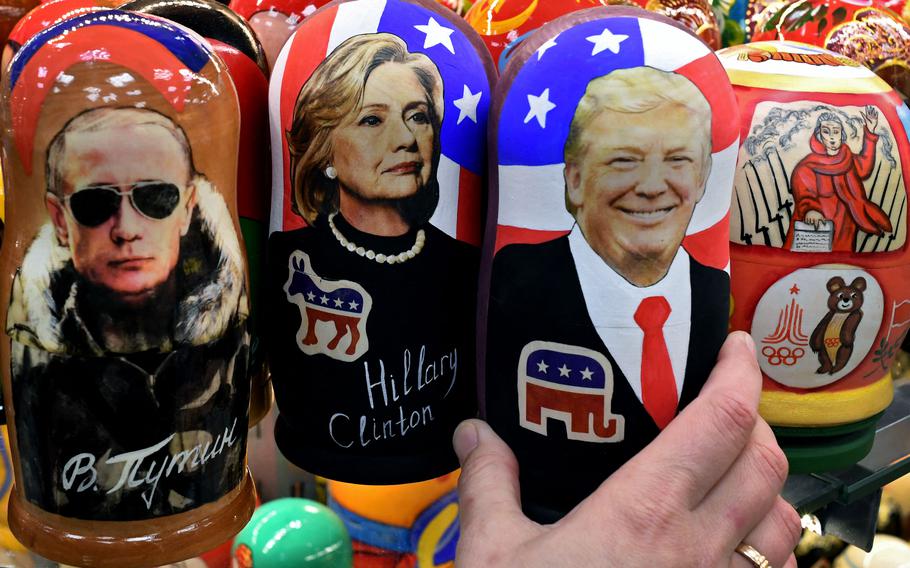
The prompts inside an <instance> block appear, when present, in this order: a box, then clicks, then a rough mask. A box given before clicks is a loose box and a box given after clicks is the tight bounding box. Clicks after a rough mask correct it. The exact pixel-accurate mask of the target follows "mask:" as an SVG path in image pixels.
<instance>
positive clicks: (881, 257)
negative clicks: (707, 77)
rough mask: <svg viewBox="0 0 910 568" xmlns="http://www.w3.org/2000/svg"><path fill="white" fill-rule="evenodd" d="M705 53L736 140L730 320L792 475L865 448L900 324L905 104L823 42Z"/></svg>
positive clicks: (855, 456)
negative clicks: (733, 121)
mask: <svg viewBox="0 0 910 568" xmlns="http://www.w3.org/2000/svg"><path fill="white" fill-rule="evenodd" d="M719 56H720V58H721V61H722V62H723V64H724V66H725V67H726V69H727V73H728V74H729V76H730V80H731V82H732V83H733V85H734V88H735V89H736V94H737V98H738V100H739V107H740V115H741V124H740V127H741V135H742V137H743V145H742V148H741V150H740V152H739V160H738V166H737V169H736V179H735V187H734V198H733V201H734V205H733V208H732V215H731V218H730V241H731V243H732V245H731V255H732V259H733V260H732V267H731V271H732V274H733V304H734V309H733V313H732V318H731V324H732V327H733V328H734V329H741V330H745V331H748V332H751V334H752V338H753V339H754V340H755V344H756V346H757V354H758V358H759V363H760V365H761V369H762V373H763V375H764V386H763V392H762V400H761V407H760V411H761V414H762V416H763V417H764V418H765V420H767V421H768V423H770V424H771V425H772V426H773V427H775V429H776V433H777V436H778V440H779V441H780V443H781V446H782V447H783V448H784V450H785V452H787V456H788V458H789V459H790V470H791V471H795V472H800V471H820V470H826V469H834V468H838V467H845V466H847V465H849V464H851V463H854V462H856V461H857V460H859V459H861V458H862V457H863V456H864V455H865V453H866V452H867V451H868V450H869V448H870V446H871V443H872V438H873V435H874V427H875V423H876V421H877V419H878V416H879V414H880V413H881V412H882V411H883V410H884V409H885V407H886V406H888V404H889V403H890V401H891V398H892V384H891V372H890V367H891V363H892V361H893V359H894V356H895V355H896V353H897V351H898V348H899V346H900V344H901V340H902V339H903V337H904V335H905V334H906V333H907V329H908V325H910V311H908V310H910V289H908V286H907V284H906V282H907V278H908V275H910V270H908V266H907V264H908V260H910V259H908V254H910V253H908V250H907V210H908V204H907V187H906V181H905V177H904V168H906V167H907V165H908V155H910V147H908V141H907V127H908V126H910V111H908V109H907V107H906V106H905V105H904V104H903V103H902V102H901V97H900V96H899V95H898V94H897V93H896V92H895V91H894V90H893V89H892V88H891V87H889V86H888V84H887V83H885V82H884V81H883V80H882V79H881V78H879V77H878V76H876V75H875V74H874V73H873V72H872V71H870V70H869V69H867V68H866V67H863V66H862V65H860V64H859V63H856V62H854V61H852V60H850V59H847V58H845V57H843V56H840V55H838V54H836V53H833V52H831V51H826V50H823V49H821V48H817V47H813V46H809V45H805V44H798V43H792V42H757V43H751V44H746V45H743V46H738V47H732V48H728V49H725V50H723V51H721V52H719Z"/></svg>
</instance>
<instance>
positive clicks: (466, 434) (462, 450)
mask: <svg viewBox="0 0 910 568" xmlns="http://www.w3.org/2000/svg"><path fill="white" fill-rule="evenodd" d="M477 440H478V434H477V426H475V425H474V423H473V422H471V421H469V420H466V421H464V422H462V423H461V424H459V425H458V428H455V435H454V436H452V446H453V447H454V448H455V454H456V455H457V456H458V463H460V464H464V461H465V460H466V459H468V455H469V454H470V453H471V452H473V451H474V448H476V447H477Z"/></svg>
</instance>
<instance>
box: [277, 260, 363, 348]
mask: <svg viewBox="0 0 910 568" xmlns="http://www.w3.org/2000/svg"><path fill="white" fill-rule="evenodd" d="M288 268H289V270H288V272H289V275H288V281H287V283H286V284H285V285H284V291H285V293H286V294H287V297H288V301H289V302H291V303H292V304H296V305H297V307H298V308H300V318H301V320H302V321H301V323H300V329H299V330H298V331H297V347H299V348H300V350H301V351H303V352H304V353H306V354H307V355H315V354H317V353H322V354H324V355H328V356H329V357H331V358H333V359H338V360H339V361H355V360H356V359H358V358H359V357H360V356H361V355H363V354H364V353H366V352H367V350H369V348H370V342H369V339H368V338H367V334H366V327H367V317H369V315H370V308H372V306H373V300H372V298H370V295H369V294H368V293H367V291H366V290H364V289H363V287H362V286H361V285H360V284H357V283H356V282H351V281H350V280H326V279H324V278H322V277H320V276H319V275H318V274H316V273H315V272H314V271H313V267H312V266H311V265H310V257H309V256H307V255H306V253H304V252H301V251H299V250H297V251H294V252H293V253H292V254H291V256H290V258H289V261H288Z"/></svg>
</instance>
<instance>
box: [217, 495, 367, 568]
mask: <svg viewBox="0 0 910 568" xmlns="http://www.w3.org/2000/svg"><path fill="white" fill-rule="evenodd" d="M232 556H233V558H234V560H235V562H236V564H235V565H236V566H239V567H240V568H284V567H287V566H295V567H300V568H350V567H351V566H352V565H353V563H354V558H353V557H354V552H353V549H352V548H351V537H350V535H348V531H347V529H346V528H345V526H344V523H343V522H341V519H340V518H338V515H336V514H335V513H333V512H332V511H331V510H330V509H329V508H328V507H326V506H325V505H322V504H320V503H317V502H316V501H310V500H309V499H298V498H296V497H288V498H286V499H277V500H275V501H269V502H268V503H265V504H264V505H262V506H261V507H259V508H258V509H256V512H255V513H253V518H252V519H250V522H249V523H248V524H247V525H246V527H244V529H243V530H242V531H240V533H239V534H238V535H237V536H236V538H235V539H234V546H233V549H232Z"/></svg>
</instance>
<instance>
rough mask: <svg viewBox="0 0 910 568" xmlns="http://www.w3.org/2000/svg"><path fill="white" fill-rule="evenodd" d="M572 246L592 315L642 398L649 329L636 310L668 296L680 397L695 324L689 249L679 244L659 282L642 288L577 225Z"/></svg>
mask: <svg viewBox="0 0 910 568" xmlns="http://www.w3.org/2000/svg"><path fill="white" fill-rule="evenodd" d="M569 249H570V250H571V252H572V259H573V261H574V263H575V270H576V272H577V273H578V280H579V282H580V283H581V291H582V294H583V295H584V300H585V306H586V307H587V309H588V316H589V317H590V318H591V322H592V323H593V324H594V328H595V329H596V330H597V334H598V335H599V336H600V339H601V340H602V341H603V343H604V345H605V346H606V348H607V350H608V351H609V352H610V355H612V356H613V359H614V360H615V361H616V364H617V365H619V369H620V370H621V371H622V374H623V375H625V377H626V380H627V381H628V382H629V385H630V386H631V387H632V390H633V391H635V395H636V396H637V397H638V399H639V400H641V399H642V393H641V365H642V360H641V358H642V353H641V350H642V341H643V340H644V332H643V331H642V330H641V328H640V327H639V326H638V324H637V323H635V319H634V316H635V311H636V310H637V309H638V306H639V304H640V303H641V301H642V300H644V299H645V298H648V297H651V296H663V297H664V298H666V299H667V301H668V302H669V304H670V309H671V311H670V315H669V317H668V318H667V322H666V323H665V324H664V330H663V331H664V340H665V341H666V343H667V351H668V352H669V354H670V363H671V365H672V367H673V375H674V376H675V378H676V394H677V397H679V396H681V394H682V385H683V379H684V377H685V373H686V358H687V357H688V353H689V335H690V331H691V326H692V323H691V321H692V318H691V316H692V285H691V283H690V281H689V262H690V259H689V255H688V254H687V253H686V251H685V250H683V248H682V247H679V252H677V253H676V256H675V257H674V259H673V262H672V263H671V264H670V269H669V270H668V271H667V274H666V275H665V276H664V277H663V278H662V279H661V280H660V281H659V282H657V283H656V284H653V285H651V286H647V287H642V288H639V287H637V286H634V285H632V284H630V283H629V282H628V281H627V280H626V279H625V278H623V277H622V276H620V275H619V274H618V273H617V272H616V271H615V270H613V269H612V268H611V267H610V266H609V265H608V264H607V263H606V262H604V260H603V259H602V258H601V257H600V256H599V255H598V254H597V253H596V252H595V251H594V250H593V249H592V248H591V246H590V245H589V244H588V242H587V241H586V240H585V237H584V235H583V234H582V232H581V229H580V228H579V227H578V225H577V224H576V225H575V226H574V227H573V228H572V232H571V233H569ZM645 363H647V362H645Z"/></svg>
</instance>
